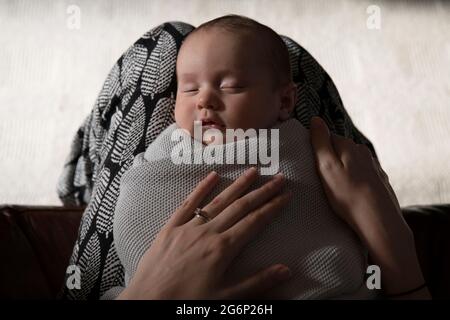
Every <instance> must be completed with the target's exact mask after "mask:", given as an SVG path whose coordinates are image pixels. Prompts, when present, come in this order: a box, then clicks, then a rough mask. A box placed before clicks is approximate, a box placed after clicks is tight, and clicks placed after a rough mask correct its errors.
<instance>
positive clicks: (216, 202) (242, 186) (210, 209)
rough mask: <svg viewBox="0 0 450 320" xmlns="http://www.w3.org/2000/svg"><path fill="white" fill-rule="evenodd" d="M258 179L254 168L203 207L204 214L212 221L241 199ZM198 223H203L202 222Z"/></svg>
mask: <svg viewBox="0 0 450 320" xmlns="http://www.w3.org/2000/svg"><path fill="white" fill-rule="evenodd" d="M257 177H258V170H257V169H256V168H254V167H252V168H250V169H248V170H246V171H245V172H244V173H243V174H242V175H241V176H240V177H239V178H238V179H236V181H234V182H233V183H232V184H231V185H230V186H229V187H228V188H226V189H225V190H224V191H222V192H221V193H220V194H219V195H218V196H217V197H215V198H214V199H213V200H212V201H211V202H210V203H208V204H207V205H206V206H205V207H203V209H202V211H204V214H206V215H207V216H208V217H209V218H210V219H212V218H214V217H216V216H217V215H218V214H219V213H220V212H222V211H223V210H224V209H225V208H226V207H228V206H229V205H230V204H231V203H233V202H234V201H235V200H236V199H237V198H239V197H241V196H242V194H243V193H244V192H245V191H246V190H247V189H248V188H249V187H250V185H251V184H252V183H253V182H254V181H255V179H256V178H257ZM198 223H201V221H200V222H198Z"/></svg>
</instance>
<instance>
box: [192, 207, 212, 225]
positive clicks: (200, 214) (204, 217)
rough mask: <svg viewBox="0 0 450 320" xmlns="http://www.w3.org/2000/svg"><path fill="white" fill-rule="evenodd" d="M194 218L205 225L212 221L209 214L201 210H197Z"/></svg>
mask: <svg viewBox="0 0 450 320" xmlns="http://www.w3.org/2000/svg"><path fill="white" fill-rule="evenodd" d="M194 217H195V218H199V219H201V220H203V223H207V222H209V221H211V218H210V217H208V214H207V213H206V212H205V211H203V210H202V209H201V208H197V209H195V211H194Z"/></svg>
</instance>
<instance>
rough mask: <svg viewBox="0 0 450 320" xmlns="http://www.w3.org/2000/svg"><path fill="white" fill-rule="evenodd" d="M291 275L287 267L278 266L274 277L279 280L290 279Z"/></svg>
mask: <svg viewBox="0 0 450 320" xmlns="http://www.w3.org/2000/svg"><path fill="white" fill-rule="evenodd" d="M291 275H292V273H291V270H289V268H288V267H286V266H280V267H279V268H277V271H276V276H277V278H278V279H279V280H284V279H287V278H290V277H291Z"/></svg>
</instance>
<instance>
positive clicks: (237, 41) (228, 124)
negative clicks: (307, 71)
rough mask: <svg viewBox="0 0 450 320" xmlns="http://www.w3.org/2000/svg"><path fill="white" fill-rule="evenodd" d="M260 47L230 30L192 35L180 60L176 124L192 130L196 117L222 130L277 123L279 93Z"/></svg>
mask: <svg viewBox="0 0 450 320" xmlns="http://www.w3.org/2000/svg"><path fill="white" fill-rule="evenodd" d="M261 50H263V48H262V46H261V45H260V44H258V43H249V42H248V41H247V42H245V41H244V40H243V39H242V38H240V37H236V36H233V35H232V34H231V33H229V32H225V31H220V30H214V29H213V30H208V31H207V32H205V31H203V30H202V31H200V32H198V33H196V34H194V35H192V37H190V38H189V39H188V40H187V41H186V43H185V44H183V47H182V48H181V50H180V53H179V55H178V60H177V79H178V91H177V97H176V104H175V120H176V123H177V124H178V125H179V126H180V127H181V128H183V129H186V130H188V131H189V132H190V134H191V135H193V132H194V121H195V120H201V121H203V122H202V125H203V127H204V130H207V129H209V128H216V129H220V130H221V131H222V132H225V129H227V128H229V129H237V128H241V129H244V130H247V129H249V128H254V129H260V128H269V127H271V126H273V125H274V124H276V122H277V120H278V119H279V117H280V106H281V102H280V94H279V90H278V89H276V88H275V87H274V84H273V83H274V81H273V75H272V74H271V68H270V67H269V66H268V65H267V62H264V60H263V59H264V58H263V57H262V56H263V55H262V54H261ZM204 142H205V141H204ZM205 143H207V142H205Z"/></svg>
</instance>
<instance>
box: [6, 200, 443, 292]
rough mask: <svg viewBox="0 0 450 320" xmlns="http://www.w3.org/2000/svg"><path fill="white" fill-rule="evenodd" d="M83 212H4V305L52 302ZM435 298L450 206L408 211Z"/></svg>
mask: <svg viewBox="0 0 450 320" xmlns="http://www.w3.org/2000/svg"><path fill="white" fill-rule="evenodd" d="M83 210H84V208H80V207H48V206H14V205H3V206H0V299H5V298H6V299H35V298H44V299H53V298H55V297H56V295H57V293H58V292H59V291H60V289H61V287H62V285H63V282H64V273H65V268H66V266H67V265H68V262H69V257H70V254H71V252H72V247H73V245H74V243H75V240H76V238H77V233H78V226H79V223H80V218H81V215H82V212H83ZM403 213H404V215H405V218H406V220H407V222H408V224H409V225H410V227H411V229H412V230H413V232H414V235H415V240H416V248H417V252H418V256H419V260H420V263H421V266H422V270H423V272H424V276H425V278H426V280H427V282H428V284H429V287H430V290H431V293H432V295H433V298H438V299H439V298H446V299H449V298H450V205H435V206H420V207H419V206H415V207H408V208H404V209H403Z"/></svg>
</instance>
